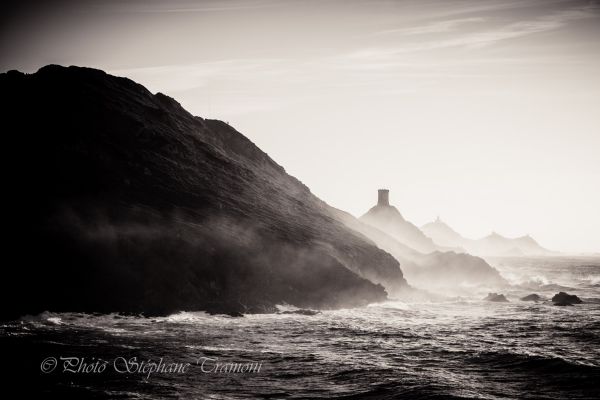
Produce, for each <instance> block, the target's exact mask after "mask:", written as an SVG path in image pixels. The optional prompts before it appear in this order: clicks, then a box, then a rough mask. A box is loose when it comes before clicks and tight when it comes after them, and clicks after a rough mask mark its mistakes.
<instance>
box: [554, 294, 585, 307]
mask: <svg viewBox="0 0 600 400" xmlns="http://www.w3.org/2000/svg"><path fill="white" fill-rule="evenodd" d="M552 302H553V303H554V305H555V306H572V305H573V304H581V303H583V301H581V299H580V298H579V297H577V296H575V295H574V294H568V293H566V292H558V293H557V294H555V295H554V297H552Z"/></svg>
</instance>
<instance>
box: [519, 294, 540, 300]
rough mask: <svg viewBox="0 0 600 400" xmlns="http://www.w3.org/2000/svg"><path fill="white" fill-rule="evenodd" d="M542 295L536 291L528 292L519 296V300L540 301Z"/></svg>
mask: <svg viewBox="0 0 600 400" xmlns="http://www.w3.org/2000/svg"><path fill="white" fill-rule="evenodd" d="M542 300H543V299H542V296H540V295H539V294H536V293H532V294H528V295H527V296H525V297H521V301H542Z"/></svg>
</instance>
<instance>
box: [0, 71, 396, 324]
mask: <svg viewBox="0 0 600 400" xmlns="http://www.w3.org/2000/svg"><path fill="white" fill-rule="evenodd" d="M0 91H1V93H2V105H1V107H2V110H3V126H4V129H3V146H4V148H5V149H7V151H6V155H5V156H4V157H3V158H2V162H3V163H4V164H5V165H4V168H3V171H4V173H5V179H3V191H4V193H7V194H8V193H10V195H8V196H5V197H4V199H5V201H6V202H7V205H6V207H5V210H7V211H8V212H7V213H6V214H7V216H6V218H5V220H3V227H4V229H5V231H6V232H9V233H10V234H9V235H8V237H9V239H7V240H6V242H5V248H6V249H7V253H8V254H5V257H6V258H7V259H10V260H12V261H11V266H10V268H3V271H2V279H0V282H1V283H0V301H2V304H4V305H6V304H11V307H10V308H9V307H3V311H2V313H0V317H13V318H14V317H17V316H19V315H23V314H25V313H28V314H32V313H39V312H42V311H44V310H50V311H57V312H60V311H85V312H89V311H100V312H112V311H122V312H132V313H140V312H143V313H145V314H146V315H151V314H165V313H171V312H175V311H178V310H205V311H208V312H213V313H226V314H233V315H239V314H240V313H248V312H273V311H274V310H275V307H274V306H275V305H276V304H282V303H287V304H291V305H294V306H297V307H302V308H334V307H342V306H343V307H348V306H359V305H364V304H367V303H370V302H376V301H382V300H385V299H386V296H387V293H386V290H387V292H388V293H389V292H393V291H397V290H402V288H406V287H407V284H406V281H405V280H404V277H403V275H402V271H401V270H400V267H399V264H398V262H397V261H396V260H395V259H394V258H393V257H392V256H391V255H389V254H387V253H386V252H384V251H382V250H380V249H379V248H377V247H376V246H375V244H373V243H372V242H370V241H368V240H367V239H366V238H364V237H363V236H362V235H360V234H358V233H356V232H355V231H353V230H351V229H349V228H347V227H346V226H345V225H344V224H343V223H341V222H339V221H337V220H336V219H334V218H333V217H332V216H331V214H330V211H329V210H330V207H329V206H328V205H327V204H325V203H324V202H323V201H321V200H320V199H318V198H317V197H316V196H314V195H313V194H312V193H311V192H310V190H309V189H308V188H307V187H306V186H305V185H303V184H302V183H301V182H300V181H298V180H297V179H295V178H294V177H292V176H290V175H288V174H287V173H286V172H285V170H284V169H283V167H281V166H280V165H278V164H277V163H275V162H274V161H273V160H272V159H271V158H270V157H269V156H268V155H267V154H265V153H264V152H263V151H261V150H260V149H259V148H258V147H257V146H255V145H254V144H253V143H252V142H251V141H250V140H249V139H247V138H246V137H244V136H243V135H242V134H241V133H239V132H237V131H236V130H235V129H234V128H232V127H231V126H229V125H228V124H226V123H224V122H221V121H216V120H209V119H202V118H199V117H195V116H193V115H191V114H190V113H188V112H187V111H186V110H184V109H183V108H182V107H181V105H180V104H179V103H177V102H176V101H175V100H173V99H172V98H170V97H168V96H165V95H163V94H160V93H159V94H156V95H153V94H152V93H150V92H149V91H148V90H147V89H146V88H144V87H143V86H141V85H139V84H137V83H135V82H133V81H131V80H129V79H125V78H118V77H114V76H111V75H108V74H106V73H105V72H103V71H99V70H94V69H89V68H79V67H68V68H65V67H60V66H46V67H43V68H41V69H40V70H39V71H38V72H37V73H34V74H23V73H19V72H16V71H12V72H10V73H6V74H0ZM324 167H326V166H324ZM15 299H18V301H15Z"/></svg>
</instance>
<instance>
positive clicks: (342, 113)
mask: <svg viewBox="0 0 600 400" xmlns="http://www.w3.org/2000/svg"><path fill="white" fill-rule="evenodd" d="M19 4H20V5H17V6H13V7H9V8H7V7H8V6H6V5H4V6H3V7H5V10H4V12H3V13H2V15H3V17H2V18H3V21H2V24H1V25H0V26H1V27H0V70H2V71H5V70H9V69H19V70H22V71H28V72H32V71H35V70H37V69H38V68H39V67H41V66H43V65H45V64H49V63H58V64H64V65H71V64H75V65H83V66H92V67H97V68H102V69H104V70H107V71H108V72H111V73H113V74H117V75H121V76H127V77H130V78H132V79H134V80H136V81H138V82H140V83H142V84H144V85H145V86H147V87H148V88H149V89H150V90H151V91H153V92H156V91H161V92H164V93H167V94H168V95H170V96H172V97H174V98H176V99H177V100H178V101H179V102H180V103H182V105H183V106H184V107H185V108H187V109H188V110H189V111H190V112H192V113H193V114H195V115H199V116H202V117H208V118H219V119H223V120H226V121H229V123H230V124H231V125H233V126H234V127H236V128H237V129H238V130H239V131H240V132H242V133H244V134H245V135H246V136H248V137H249V138H250V139H251V140H253V141H254V142H255V143H256V144H257V145H258V146H260V147H261V148H262V149H263V150H264V151H266V152H267V153H269V155H270V156H271V157H273V158H274V159H275V160H276V161H277V162H278V163H280V164H281V165H283V166H284V167H285V168H286V170H287V171H288V172H289V173H291V174H292V175H295V176H296V177H298V178H299V179H300V180H302V181H303V182H304V183H305V184H307V185H308V186H309V187H310V188H311V190H312V191H313V192H314V193H315V194H316V195H318V196H319V197H321V198H322V199H324V200H325V201H327V202H328V203H329V204H331V205H333V206H335V207H338V208H342V209H345V210H347V211H349V212H351V213H353V214H354V215H357V216H358V215H361V214H362V213H364V212H366V211H367V209H368V208H369V207H371V206H372V205H374V204H375V202H376V198H377V193H376V190H377V189H378V188H380V187H385V188H389V189H390V191H391V192H390V200H391V202H392V203H393V204H395V205H396V206H397V207H398V208H399V209H400V211H401V212H402V213H403V215H404V216H405V217H406V218H407V219H409V220H411V221H412V222H414V223H416V224H418V225H421V224H423V223H426V222H428V221H430V220H433V219H434V218H435V217H436V216H437V215H438V214H439V215H440V216H441V218H442V219H443V220H445V221H446V222H448V223H449V224H450V225H451V226H453V227H454V228H455V229H456V230H458V231H459V232H461V233H462V234H463V235H466V236H468V237H473V238H476V237H481V236H484V235H487V234H489V233H490V232H491V231H492V230H494V231H497V232H498V233H501V234H504V235H507V236H520V235H524V234H527V233H529V234H531V235H532V236H533V237H535V238H536V239H537V240H538V241H539V242H540V243H541V244H542V245H543V246H546V247H548V248H551V249H557V250H564V251H600V210H599V205H600V155H599V153H600V5H598V3H597V2H591V1H552V0H538V1H536V0H531V1H525V0H494V1H481V0H460V1H459V0H437V1H434V0H414V1H383V0H381V1H377V0H375V1H367V0H363V1H328V0H319V1H285V0H284V1H281V0H280V1H268V0H265V1H261V0H254V1H180V0H178V1H133V0H129V1H98V2H91V1H88V2H82V1H79V2H55V3H52V2H43V3H40V4H37V5H32V4H29V5H24V3H22V2H21V3H19Z"/></svg>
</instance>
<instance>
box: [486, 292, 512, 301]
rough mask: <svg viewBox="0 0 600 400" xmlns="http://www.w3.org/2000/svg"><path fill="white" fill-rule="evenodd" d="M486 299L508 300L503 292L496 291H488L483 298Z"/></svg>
mask: <svg viewBox="0 0 600 400" xmlns="http://www.w3.org/2000/svg"><path fill="white" fill-rule="evenodd" d="M484 300H486V301H495V302H500V303H503V302H508V299H507V298H506V297H505V296H504V295H503V294H498V293H488V295H487V296H486V297H485V298H484Z"/></svg>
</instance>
